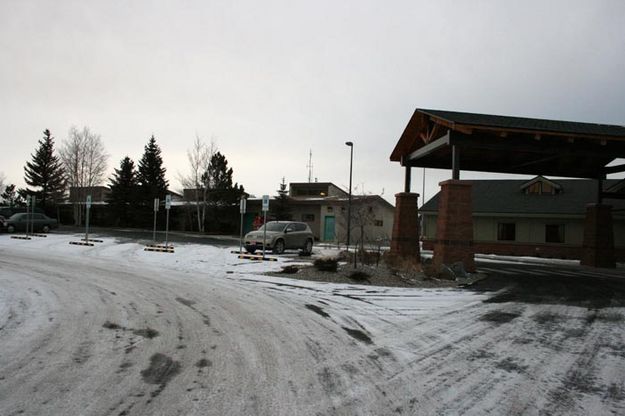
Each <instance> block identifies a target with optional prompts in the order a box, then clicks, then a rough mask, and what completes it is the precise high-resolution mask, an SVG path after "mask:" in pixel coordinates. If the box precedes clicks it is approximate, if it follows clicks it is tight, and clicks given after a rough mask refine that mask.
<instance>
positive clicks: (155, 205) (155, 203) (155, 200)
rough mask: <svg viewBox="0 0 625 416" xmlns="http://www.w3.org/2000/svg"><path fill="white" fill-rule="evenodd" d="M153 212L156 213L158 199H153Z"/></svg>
mask: <svg viewBox="0 0 625 416" xmlns="http://www.w3.org/2000/svg"><path fill="white" fill-rule="evenodd" d="M154 212H158V198H154Z"/></svg>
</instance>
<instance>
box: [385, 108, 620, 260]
mask: <svg viewBox="0 0 625 416" xmlns="http://www.w3.org/2000/svg"><path fill="white" fill-rule="evenodd" d="M620 158H625V127H623V126H614V125H605V124H592V123H578V122H572V121H557V120H543V119H531V118H522V117H507V116H498V115H489V114H473V113H461V112H455V111H442V110H428V109H417V110H415V112H414V114H413V115H412V117H411V119H410V121H409V122H408V125H407V126H406V128H405V129H404V132H403V133H402V135H401V137H400V139H399V141H398V142H397V144H396V146H395V148H394V149H393V152H392V153H391V161H394V162H400V164H401V165H402V166H404V167H405V168H406V177H405V186H404V192H403V193H400V194H397V203H396V206H397V209H396V214H395V224H396V225H395V227H394V232H393V242H392V243H391V249H392V250H393V251H395V252H397V253H399V254H402V253H409V254H411V255H414V254H415V249H413V248H411V247H412V246H413V245H416V246H417V247H418V245H417V242H416V241H414V235H415V232H412V231H406V228H412V226H411V225H410V224H413V223H414V222H415V221H414V218H413V217H414V216H415V215H416V203H415V202H413V201H416V198H415V195H416V194H412V193H411V192H410V168H411V167H426V168H438V169H451V170H452V180H451V181H445V182H442V183H441V188H442V191H441V192H442V193H441V202H440V203H439V215H438V220H437V221H438V222H437V242H436V243H435V245H434V264H435V266H436V265H437V262H438V263H440V264H446V263H449V262H452V261H462V262H463V263H465V266H466V267H467V268H468V269H472V268H474V265H473V254H472V248H471V247H472V240H473V236H472V219H471V215H472V213H471V185H470V182H466V181H460V180H459V179H460V169H462V170H467V171H480V172H493V173H511V174H527V175H549V176H562V177H573V178H592V179H597V180H598V183H599V185H598V187H597V190H598V192H597V202H598V203H601V200H602V198H623V197H624V196H625V195H624V194H623V193H620V192H604V191H602V186H601V180H602V179H604V178H605V177H606V175H607V174H609V173H615V172H625V164H617V165H614V166H610V167H608V166H607V165H608V164H611V163H612V162H613V161H614V160H615V159H620ZM609 208H610V207H608V206H597V207H594V208H593V210H592V212H591V210H590V208H589V211H588V213H587V220H586V231H585V237H584V239H585V241H584V248H585V249H586V248H587V247H591V248H592V250H593V253H594V254H593V256H594V257H593V260H592V261H591V262H590V263H593V265H597V264H595V263H596V262H595V261H594V259H595V258H597V257H600V256H602V255H603V254H604V253H605V252H606V251H605V250H604V249H605V248H606V247H607V246H609V245H610V244H611V245H612V250H613V242H612V240H611V239H612V238H613V237H611V236H612V234H611V233H612V225H611V214H610V215H609V217H610V219H609V221H607V220H605V218H606V209H607V213H608V214H609ZM404 216H406V218H408V219H402V218H403V217H404ZM590 217H592V218H590ZM606 221H607V222H606ZM586 234H588V238H586V237H587V236H586ZM416 238H417V239H418V234H416ZM437 249H438V251H439V254H440V253H442V255H437ZM416 251H417V252H418V248H417V249H416ZM608 251H609V250H608ZM613 262H614V261H613V260H611V261H608V262H607V264H612V263H613ZM582 263H584V259H582Z"/></svg>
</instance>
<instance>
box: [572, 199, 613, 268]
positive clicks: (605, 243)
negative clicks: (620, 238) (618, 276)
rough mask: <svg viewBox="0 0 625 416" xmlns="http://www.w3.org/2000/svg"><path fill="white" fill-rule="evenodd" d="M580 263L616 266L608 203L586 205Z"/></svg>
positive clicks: (592, 265)
mask: <svg viewBox="0 0 625 416" xmlns="http://www.w3.org/2000/svg"><path fill="white" fill-rule="evenodd" d="M580 264H581V265H582V266H590V267H609V268H614V267H616V260H615V256H614V230H613V228H612V207H611V206H610V205H603V204H588V205H586V220H585V222H584V244H583V247H582V258H581V261H580Z"/></svg>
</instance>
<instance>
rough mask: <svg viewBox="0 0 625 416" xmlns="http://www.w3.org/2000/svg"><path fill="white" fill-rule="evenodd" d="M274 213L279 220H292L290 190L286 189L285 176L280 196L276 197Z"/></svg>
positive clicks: (279, 192)
mask: <svg viewBox="0 0 625 416" xmlns="http://www.w3.org/2000/svg"><path fill="white" fill-rule="evenodd" d="M273 213H274V215H275V216H276V219H277V220H278V221H290V220H291V219H292V218H293V216H292V215H291V207H290V206H289V191H288V190H287V189H286V182H285V181H284V178H282V183H281V184H280V189H278V196H277V197H276V202H275V208H274V209H273Z"/></svg>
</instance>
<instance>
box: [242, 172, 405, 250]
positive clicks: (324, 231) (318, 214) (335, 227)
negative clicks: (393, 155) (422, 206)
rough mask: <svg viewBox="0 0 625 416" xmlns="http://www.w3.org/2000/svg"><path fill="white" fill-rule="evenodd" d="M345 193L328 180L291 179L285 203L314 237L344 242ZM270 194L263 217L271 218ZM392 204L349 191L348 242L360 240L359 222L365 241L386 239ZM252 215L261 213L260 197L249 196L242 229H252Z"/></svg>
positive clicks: (294, 217)
mask: <svg viewBox="0 0 625 416" xmlns="http://www.w3.org/2000/svg"><path fill="white" fill-rule="evenodd" d="M348 200H349V194H348V193H347V192H345V191H344V190H342V189H341V188H339V187H338V186H336V185H334V184H333V183H331V182H294V183H290V184H289V195H288V207H289V213H290V215H291V219H292V220H293V221H302V222H305V223H307V224H308V225H309V226H310V228H311V229H312V231H313V233H314V234H315V238H316V239H317V240H319V241H325V242H340V243H345V241H346V240H347V231H346V230H347V211H348ZM275 204H277V200H276V199H275V197H274V196H272V199H271V200H270V203H269V213H268V216H267V220H268V221H269V220H273V219H274V218H275V215H274V212H275ZM394 213H395V207H394V206H393V205H392V204H390V203H389V202H388V201H386V200H385V199H384V198H382V197H381V196H379V195H352V224H351V225H352V232H351V243H352V244H355V243H356V242H358V241H359V240H360V235H361V226H362V230H363V231H364V235H365V240H366V241H367V242H369V243H373V242H375V241H385V240H389V239H390V237H391V232H392V229H393V216H394ZM256 216H261V217H262V211H261V199H260V198H250V199H249V200H248V203H247V214H246V216H245V227H244V229H245V231H246V232H247V231H250V230H251V229H252V224H253V221H254V218H255V217H256Z"/></svg>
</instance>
